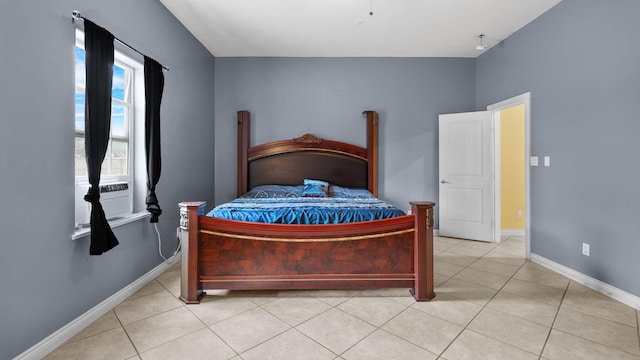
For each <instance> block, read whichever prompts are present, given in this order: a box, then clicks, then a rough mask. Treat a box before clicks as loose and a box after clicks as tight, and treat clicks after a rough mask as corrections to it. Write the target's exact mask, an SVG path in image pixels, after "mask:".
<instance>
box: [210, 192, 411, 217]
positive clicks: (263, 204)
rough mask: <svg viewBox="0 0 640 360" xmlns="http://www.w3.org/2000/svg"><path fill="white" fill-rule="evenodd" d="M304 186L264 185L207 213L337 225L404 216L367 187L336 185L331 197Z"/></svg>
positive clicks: (217, 215) (219, 215) (216, 215)
mask: <svg viewBox="0 0 640 360" xmlns="http://www.w3.org/2000/svg"><path fill="white" fill-rule="evenodd" d="M302 190H303V186H282V185H262V186H258V187H256V188H254V189H252V190H251V191H249V192H247V193H246V194H244V195H243V196H241V197H240V198H237V199H235V200H233V201H231V202H228V203H226V204H222V205H219V206H217V207H216V208H214V209H213V210H211V211H210V212H209V213H208V214H207V216H212V217H216V218H222V219H228V220H241V221H250V222H263V223H280V224H337V223H348V222H359V221H368V220H380V219H386V218H391V217H395V216H401V215H404V212H403V211H402V210H400V209H398V208H396V207H394V206H391V205H388V204H386V203H384V202H383V201H382V200H379V199H377V198H375V197H373V195H372V194H371V193H370V192H369V191H367V190H364V189H348V188H342V187H339V186H335V185H332V186H331V188H330V191H329V197H326V198H318V197H303V196H302Z"/></svg>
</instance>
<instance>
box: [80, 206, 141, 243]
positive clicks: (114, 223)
mask: <svg viewBox="0 0 640 360" xmlns="http://www.w3.org/2000/svg"><path fill="white" fill-rule="evenodd" d="M148 217H151V213H149V212H148V211H141V212H137V213H132V214H129V215H126V216H123V217H120V218H116V219H112V220H109V225H110V226H111V228H112V229H113V228H117V227H118V226H122V225H125V224H128V223H131V222H134V221H138V220H141V219H145V218H148ZM89 234H91V228H90V227H89V226H88V225H87V226H86V227H82V228H79V229H76V231H75V232H74V233H73V235H71V240H78V239H80V238H83V237H85V236H89Z"/></svg>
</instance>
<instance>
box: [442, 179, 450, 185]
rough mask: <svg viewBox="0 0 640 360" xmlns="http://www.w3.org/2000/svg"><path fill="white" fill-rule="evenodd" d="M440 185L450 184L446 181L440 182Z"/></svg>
mask: <svg viewBox="0 0 640 360" xmlns="http://www.w3.org/2000/svg"><path fill="white" fill-rule="evenodd" d="M440 184H451V182H450V181H447V180H442V181H440Z"/></svg>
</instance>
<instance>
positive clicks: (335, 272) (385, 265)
mask: <svg viewBox="0 0 640 360" xmlns="http://www.w3.org/2000/svg"><path fill="white" fill-rule="evenodd" d="M204 207H205V203H204V202H190V203H180V216H181V219H180V229H181V230H180V240H181V242H182V282H181V294H180V298H181V299H182V300H183V301H184V302H186V303H198V302H199V301H200V299H201V298H202V296H203V295H204V290H213V289H232V290H269V289H375V288H397V287H407V288H411V292H412V294H413V296H414V297H415V299H416V300H418V301H428V300H430V299H432V298H433V297H434V296H435V294H434V292H433V288H434V285H433V229H432V224H433V207H434V203H433V202H412V203H411V209H412V214H411V215H407V216H400V217H397V218H392V219H385V220H376V221H366V222H359V223H348V224H331V225H283V224H264V223H248V222H241V221H233V220H223V219H216V218H212V217H207V216H204Z"/></svg>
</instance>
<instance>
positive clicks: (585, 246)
mask: <svg viewBox="0 0 640 360" xmlns="http://www.w3.org/2000/svg"><path fill="white" fill-rule="evenodd" d="M582 255H586V256H589V244H587V243H582Z"/></svg>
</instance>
